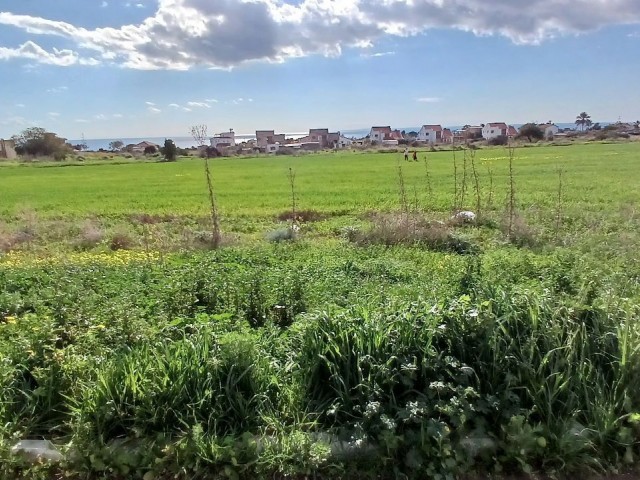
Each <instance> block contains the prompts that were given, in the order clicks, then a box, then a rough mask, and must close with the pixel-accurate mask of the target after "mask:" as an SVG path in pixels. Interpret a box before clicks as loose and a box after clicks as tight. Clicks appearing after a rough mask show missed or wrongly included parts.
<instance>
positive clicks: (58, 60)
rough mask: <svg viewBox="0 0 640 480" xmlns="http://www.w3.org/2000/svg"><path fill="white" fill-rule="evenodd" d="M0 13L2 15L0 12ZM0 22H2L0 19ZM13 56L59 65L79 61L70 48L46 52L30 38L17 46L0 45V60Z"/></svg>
mask: <svg viewBox="0 0 640 480" xmlns="http://www.w3.org/2000/svg"><path fill="white" fill-rule="evenodd" d="M0 15H2V13H1V12H0ZM0 23H2V22H1V21H0ZM15 58H24V59H28V60H35V61H36V62H38V63H44V64H47V65H57V66H60V67H68V66H71V65H75V64H77V63H79V61H80V59H79V57H78V54H77V53H76V52H74V51H72V50H66V49H65V50H58V49H57V48H54V49H53V50H52V51H51V52H47V51H46V50H45V49H43V48H42V47H40V46H39V45H37V44H36V43H34V42H32V41H30V40H29V41H27V42H25V43H23V44H22V45H20V46H19V47H18V48H8V47H0V60H11V59H15Z"/></svg>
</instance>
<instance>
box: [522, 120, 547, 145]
mask: <svg viewBox="0 0 640 480" xmlns="http://www.w3.org/2000/svg"><path fill="white" fill-rule="evenodd" d="M525 137H526V138H527V139H528V140H529V142H533V141H534V140H542V139H543V138H544V131H543V130H542V129H541V128H540V127H539V126H538V125H536V124H535V123H525V124H524V125H523V126H522V127H520V131H519V132H518V138H525Z"/></svg>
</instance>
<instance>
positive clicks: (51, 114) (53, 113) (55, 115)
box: [49, 112, 60, 118]
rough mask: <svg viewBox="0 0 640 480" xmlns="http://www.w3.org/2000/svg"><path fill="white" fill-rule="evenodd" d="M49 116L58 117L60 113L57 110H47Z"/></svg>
mask: <svg viewBox="0 0 640 480" xmlns="http://www.w3.org/2000/svg"><path fill="white" fill-rule="evenodd" d="M49 116H50V117H51V118H58V117H59V116H60V114H59V113H58V112H49Z"/></svg>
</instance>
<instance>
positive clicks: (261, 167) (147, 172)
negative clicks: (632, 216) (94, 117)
mask: <svg viewBox="0 0 640 480" xmlns="http://www.w3.org/2000/svg"><path fill="white" fill-rule="evenodd" d="M638 155H640V145H639V144H638V143H626V144H594V145H573V146H568V147H544V148H521V149H517V150H516V175H517V177H518V182H517V183H518V185H517V188H518V197H519V201H520V203H521V204H522V205H523V206H524V207H531V206H534V207H539V208H551V207H553V205H554V201H555V200H554V199H555V197H556V191H557V179H556V174H555V171H556V169H557V168H558V167H560V168H562V169H564V170H565V175H566V183H567V184H566V187H567V188H566V192H565V195H566V204H567V206H569V207H570V208H572V209H575V210H576V211H579V210H582V209H586V210H588V211H602V210H609V211H610V210H611V206H612V205H616V206H623V205H633V204H636V203H637V201H638V195H640V193H639V192H638V184H639V183H640V182H639V181H638V180H639V177H638V176H639V174H638V169H637V160H638ZM425 156H426V157H427V158H428V167H429V174H430V176H431V181H432V188H433V199H430V200H429V202H430V206H431V207H433V208H435V209H436V210H439V211H449V210H450V209H451V203H452V196H453V189H454V184H453V153H452V152H434V153H431V152H422V153H420V155H419V160H420V161H419V162H417V163H413V162H410V163H401V166H402V167H403V173H404V176H405V181H406V183H407V186H408V189H409V193H410V194H411V195H410V197H411V199H412V200H413V189H414V188H416V189H417V192H418V200H419V202H420V203H421V205H424V204H425V202H426V200H427V199H426V198H425V197H426V185H425V181H426V180H425V166H424V159H425ZM401 158H402V154H401V153H397V154H375V153H370V152H362V153H350V152H347V153H342V152H339V153H333V154H315V155H308V156H303V157H261V158H229V159H220V160H214V161H212V163H213V168H214V177H215V178H214V180H215V189H216V193H217V196H218V197H219V202H220V209H221V212H222V214H223V215H225V216H229V217H236V216H252V217H260V216H273V215H275V214H277V213H280V212H281V211H282V210H284V209H287V208H288V207H289V206H290V194H289V183H288V169H289V168H292V169H293V170H294V171H295V173H296V188H297V193H298V196H299V203H300V207H301V208H309V209H315V210H319V211H322V212H347V213H362V212H365V211H367V210H380V209H383V210H384V209H386V210H388V209H395V208H397V207H398V186H397V184H398V174H397V166H398V161H399V160H401ZM506 160H507V156H506V151H505V150H504V149H501V148H497V149H486V150H479V151H478V152H477V162H476V163H477V170H478V174H479V176H480V178H481V183H482V184H483V185H482V187H483V189H484V190H485V192H486V191H487V189H488V185H487V181H488V179H487V167H488V166H490V167H491V168H493V170H494V175H495V178H494V182H495V202H496V204H495V207H496V208H502V207H503V205H504V201H505V197H506V187H507V183H508V182H507V180H506V176H507V173H508V170H507V168H508V165H507V162H506ZM457 161H458V168H459V174H460V175H462V168H463V167H462V161H463V158H462V152H457ZM0 167H1V165H0ZM470 169H471V167H470V166H469V175H471V173H470ZM471 184H472V181H471V178H469V185H470V189H471ZM0 189H1V191H2V205H1V207H0V208H1V210H0V214H2V215H3V216H5V217H6V216H7V215H8V216H11V215H15V214H16V212H17V211H19V210H20V209H24V208H29V209H33V210H35V211H36V212H38V214H40V215H43V216H51V217H60V216H76V217H81V216H86V215H108V216H117V215H126V214H131V213H139V212H147V213H159V214H175V215H197V214H206V212H207V190H206V185H205V182H204V175H203V169H202V161H201V160H199V159H188V160H181V161H179V162H177V163H126V164H123V165H117V164H116V165H114V164H110V163H106V164H101V163H98V162H96V163H91V164H89V165H84V166H70V167H65V168H61V167H57V166H55V164H54V165H46V166H42V167H39V166H31V165H20V166H17V167H15V166H12V167H5V168H0ZM469 200H471V195H469Z"/></svg>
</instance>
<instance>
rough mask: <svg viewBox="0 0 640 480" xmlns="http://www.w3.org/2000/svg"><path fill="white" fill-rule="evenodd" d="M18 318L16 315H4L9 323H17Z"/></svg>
mask: <svg viewBox="0 0 640 480" xmlns="http://www.w3.org/2000/svg"><path fill="white" fill-rule="evenodd" d="M16 320H17V319H16V317H13V316H9V317H4V321H5V322H6V323H7V324H9V325H11V324H13V323H16Z"/></svg>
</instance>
